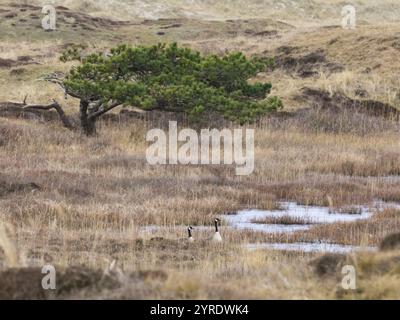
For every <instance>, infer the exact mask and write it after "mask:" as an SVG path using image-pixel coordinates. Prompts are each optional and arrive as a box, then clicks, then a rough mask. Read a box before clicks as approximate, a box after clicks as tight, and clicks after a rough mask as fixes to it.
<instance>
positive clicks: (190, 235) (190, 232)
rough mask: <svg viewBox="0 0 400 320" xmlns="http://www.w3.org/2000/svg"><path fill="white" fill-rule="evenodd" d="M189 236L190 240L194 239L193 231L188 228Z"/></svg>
mask: <svg viewBox="0 0 400 320" xmlns="http://www.w3.org/2000/svg"><path fill="white" fill-rule="evenodd" d="M188 234H189V238H191V237H192V230H190V228H188Z"/></svg>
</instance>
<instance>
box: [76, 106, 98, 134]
mask: <svg viewBox="0 0 400 320" xmlns="http://www.w3.org/2000/svg"><path fill="white" fill-rule="evenodd" d="M88 107H89V102H88V101H86V100H81V102H80V106H79V111H80V119H81V129H82V132H83V133H84V134H85V135H87V136H93V135H95V134H96V119H95V118H93V119H90V118H89V116H88Z"/></svg>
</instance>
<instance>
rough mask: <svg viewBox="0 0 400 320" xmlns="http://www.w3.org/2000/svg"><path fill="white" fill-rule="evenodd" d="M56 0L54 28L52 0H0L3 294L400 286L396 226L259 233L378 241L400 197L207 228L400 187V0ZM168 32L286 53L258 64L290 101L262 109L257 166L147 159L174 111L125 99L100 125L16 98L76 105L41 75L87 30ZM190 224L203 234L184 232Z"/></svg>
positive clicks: (337, 232) (343, 294)
mask: <svg viewBox="0 0 400 320" xmlns="http://www.w3.org/2000/svg"><path fill="white" fill-rule="evenodd" d="M58 2H59V3H61V2H63V6H62V7H63V8H62V7H60V8H59V9H57V10H58V11H57V28H58V29H57V30H56V31H54V32H45V31H43V30H42V29H41V22H40V20H41V17H42V14H41V5H42V4H43V3H42V2H41V1H29V2H28V1H3V0H0V28H1V29H0V299H7V298H14V299H54V298H61V299H68V298H78V299H88V298H96V299H99V298H100V299H399V298H400V292H399V290H398V289H399V287H400V268H399V266H400V264H399V259H400V251H399V248H400V246H399V242H400V241H399V239H397V240H396V238H395V237H394V238H392V239H394V240H393V241H392V240H391V242H390V241H389V240H386V242H385V243H386V245H382V248H381V249H380V250H377V251H374V252H355V253H351V254H348V255H332V254H323V253H303V252H284V251H273V250H254V251H253V250H247V249H246V248H245V247H244V244H247V243H261V242H283V243H286V242H288V243H290V242H313V241H317V240H319V239H329V240H330V241H332V242H334V243H337V244H343V245H356V246H375V247H379V246H380V244H381V243H382V241H383V240H384V239H385V238H386V237H387V236H388V235H390V234H395V233H399V232H400V210H396V209H385V210H382V211H379V212H378V210H375V211H374V209H373V208H372V210H373V211H374V213H375V214H374V215H373V216H372V217H371V218H370V219H368V220H362V221H358V222H350V223H335V224H329V225H313V226H312V228H311V229H310V230H308V231H301V232H295V233H292V234H265V233H262V232H251V231H238V230H232V229H229V228H228V227H227V226H226V225H224V224H223V225H222V227H221V233H222V235H223V238H224V241H223V243H222V244H218V245H216V244H213V243H211V242H210V241H208V240H207V239H208V238H210V237H211V236H212V231H213V229H212V224H213V220H214V218H215V217H216V216H218V215H220V214H223V213H232V212H235V211H237V210H240V209H245V208H249V209H275V208H277V207H278V206H279V205H278V202H279V201H295V202H298V203H300V204H304V205H319V206H327V207H333V208H337V209H343V210H350V211H351V210H352V206H354V205H366V206H371V207H372V203H373V202H374V200H377V199H379V200H382V201H387V202H395V203H396V202H397V203H400V178H399V176H400V161H399V157H400V148H399V147H400V140H399V129H400V125H399V114H400V91H399V74H400V63H399V61H398V59H397V57H398V55H399V52H400V36H399V32H400V4H398V3H397V1H390V0H383V1H380V2H379V3H377V2H376V3H375V2H374V1H370V0H364V1H362V0H359V1H356V4H355V5H356V7H357V8H358V9H359V10H358V11H357V12H358V20H357V21H358V24H357V28H356V29H355V30H344V29H342V27H341V26H340V10H341V6H342V1H336V0H335V1H327V0H315V1H298V2H294V3H297V4H296V6H297V7H293V2H290V1H280V2H279V3H280V4H279V3H278V2H277V1H272V0H265V1H248V2H249V3H250V4H249V5H248V6H246V9H244V8H243V2H241V1H239V0H237V1H232V2H230V1H220V2H218V3H219V4H214V3H215V2H212V3H213V4H211V1H210V3H207V1H203V2H202V3H196V1H195V3H194V4H193V3H192V4H190V3H189V2H185V1H178V0H173V1H166V0H164V1H139V2H140V4H141V6H138V5H137V4H136V5H133V4H132V1H128V0H125V1H122V0H120V1H116V0H114V1H102V2H99V1H88V0H86V1H76V0H66V1H58ZM28 3H29V4H28ZM272 4H273V5H272ZM282 4H283V5H282ZM140 8H141V9H140ZM261 8H268V9H265V10H262V9H261ZM96 17H101V19H100V18H96ZM121 21H123V22H121ZM171 41H177V42H178V43H179V44H181V45H183V46H188V47H191V48H193V49H196V50H199V51H200V52H202V53H216V54H221V53H224V52H226V51H232V50H240V51H243V52H245V53H246V54H247V55H252V54H257V55H261V56H268V57H275V59H276V68H275V69H274V70H269V71H266V72H264V73H261V74H259V75H258V76H257V80H259V81H265V82H271V83H272V84H273V92H272V93H273V94H274V95H277V96H279V97H281V98H282V100H283V102H284V105H285V108H284V109H283V111H281V112H278V113H276V114H271V115H268V116H266V117H265V118H263V119H260V120H259V121H257V123H255V124H252V125H251V126H250V125H249V127H251V128H254V129H255V171H254V173H253V174H252V175H250V176H243V177H239V176H235V171H234V166H223V165H221V166H218V165H214V166H200V165H199V166H193V165H191V166H184V165H175V166H174V165H165V166H150V165H149V164H148V163H147V161H146V157H145V155H146V148H147V147H148V143H147V142H146V140H145V136H146V133H147V131H148V130H149V129H151V128H154V127H159V126H161V127H165V126H167V121H168V119H170V117H171V115H169V116H168V117H167V116H161V115H158V114H155V115H151V114H145V115H143V114H139V115H135V114H133V115H132V114H131V113H127V112H121V113H120V110H116V111H115V112H113V114H110V115H108V116H107V117H104V118H103V119H102V120H101V121H100V122H99V123H98V134H97V135H96V136H95V137H90V138H87V137H85V136H83V135H82V134H81V133H80V132H72V131H69V130H67V129H65V128H63V127H62V126H61V124H60V122H59V121H58V120H57V116H56V114H53V113H49V112H47V113H40V114H36V115H32V114H28V113H24V112H19V113H16V112H13V111H10V109H9V108H7V101H22V100H23V99H24V97H25V96H27V101H28V102H30V103H48V102H49V101H51V100H52V99H53V98H54V99H57V100H58V101H59V102H60V103H61V104H62V105H63V107H65V110H66V111H67V113H68V114H72V113H73V112H74V111H75V110H76V108H77V101H75V100H74V99H71V98H69V99H68V100H65V99H64V95H63V92H61V91H60V90H59V89H58V88H57V87H56V86H53V85H51V84H49V83H45V82H41V81H36V80H37V79H38V78H39V77H40V76H41V75H43V74H46V73H51V72H54V71H63V72H66V71H67V70H69V69H70V68H71V66H72V65H73V64H74V63H72V62H71V63H66V64H64V63H61V62H60V61H59V56H60V54H61V52H62V51H63V50H64V49H65V48H66V47H67V46H68V45H70V44H72V43H73V44H85V45H86V46H87V49H86V51H87V52H88V53H89V52H94V51H99V50H105V49H106V48H109V47H112V46H114V45H116V44H118V43H125V42H126V43H130V44H153V43H157V42H171ZM75 63H76V62H75ZM172 116H173V115H172ZM185 125H186V122H185V123H181V126H182V127H184V126H185ZM229 126H230V127H232V128H233V127H237V125H234V124H229ZM257 222H258V223H271V222H272V223H282V224H293V223H296V224H301V222H302V221H299V220H294V221H293V220H291V219H290V218H287V219H282V221H279V222H278V221H276V220H273V219H272V220H267V221H257ZM305 222H307V221H305ZM303 223H304V221H303ZM188 225H192V226H194V228H195V229H194V237H195V239H196V240H195V242H194V243H188V242H187V241H185V240H184V239H182V238H185V237H186V229H185V228H186V226H188ZM149 226H159V227H160V228H159V229H154V228H150V227H149ZM204 226H206V227H209V228H203V227H204ZM146 227H149V228H146ZM386 239H387V238H386ZM389 242H390V243H389ZM388 243H389V244H388ZM113 260H115V261H116V267H115V268H112V270H109V269H110V267H109V266H110V263H111V262H112V261H113ZM45 264H52V265H54V266H55V267H56V270H57V290H55V291H51V292H50V291H45V290H43V289H42V288H41V285H40V283H41V282H40V281H41V278H42V277H43V275H42V274H41V268H42V266H43V265H45ZM346 264H351V265H354V266H355V267H356V271H357V289H356V290H344V289H343V288H342V287H341V281H342V277H343V275H342V274H341V267H342V266H343V265H346ZM238 288H240V290H238Z"/></svg>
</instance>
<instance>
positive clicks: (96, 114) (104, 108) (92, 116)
mask: <svg viewBox="0 0 400 320" xmlns="http://www.w3.org/2000/svg"><path fill="white" fill-rule="evenodd" d="M121 104H122V103H120V102H114V103H111V104H110V105H108V106H104V105H102V106H101V107H100V108H99V110H97V111H96V112H94V113H92V114H90V115H89V117H88V119H89V120H95V119H97V118H98V117H100V116H101V115H103V114H105V113H107V112H108V111H110V110H112V109H114V108H116V107H118V106H120V105H121Z"/></svg>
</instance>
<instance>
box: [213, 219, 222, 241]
mask: <svg viewBox="0 0 400 320" xmlns="http://www.w3.org/2000/svg"><path fill="white" fill-rule="evenodd" d="M219 222H220V220H219V219H218V218H217V219H215V220H214V224H215V233H214V235H213V237H212V238H211V241H213V242H222V237H221V234H220V233H219V230H218V224H219Z"/></svg>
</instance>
